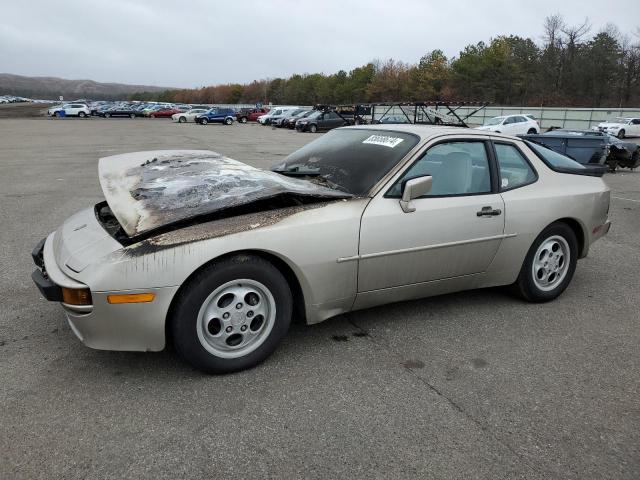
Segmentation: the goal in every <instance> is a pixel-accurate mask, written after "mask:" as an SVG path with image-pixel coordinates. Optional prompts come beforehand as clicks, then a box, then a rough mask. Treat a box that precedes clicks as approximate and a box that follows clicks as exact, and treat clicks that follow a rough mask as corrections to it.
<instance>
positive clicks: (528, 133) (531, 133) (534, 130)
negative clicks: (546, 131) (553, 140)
mask: <svg viewBox="0 0 640 480" xmlns="http://www.w3.org/2000/svg"><path fill="white" fill-rule="evenodd" d="M536 133H538V132H537V131H536V129H535V128H530V129H529V131H528V132H527V135H535V134H536Z"/></svg>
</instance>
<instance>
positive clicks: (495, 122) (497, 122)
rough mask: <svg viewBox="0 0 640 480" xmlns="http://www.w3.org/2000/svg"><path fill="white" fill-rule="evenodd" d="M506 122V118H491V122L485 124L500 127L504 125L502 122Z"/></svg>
mask: <svg viewBox="0 0 640 480" xmlns="http://www.w3.org/2000/svg"><path fill="white" fill-rule="evenodd" d="M503 120H504V117H494V118H490V119H489V120H487V123H485V125H487V126H490V125H500V124H501V123H502V121H503Z"/></svg>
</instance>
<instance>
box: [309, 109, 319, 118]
mask: <svg viewBox="0 0 640 480" xmlns="http://www.w3.org/2000/svg"><path fill="white" fill-rule="evenodd" d="M320 115H322V112H321V111H320V110H315V111H313V112H312V113H311V114H309V116H308V117H307V118H310V119H311V118H318V117H319V116H320Z"/></svg>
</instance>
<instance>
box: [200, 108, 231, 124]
mask: <svg viewBox="0 0 640 480" xmlns="http://www.w3.org/2000/svg"><path fill="white" fill-rule="evenodd" d="M235 119H236V112H235V110H233V109H232V108H218V107H214V108H212V109H210V110H208V111H206V112H205V113H202V114H200V115H198V116H197V117H196V118H195V121H196V123H199V124H200V125H206V124H208V123H223V124H224V125H231V124H232V123H233V121H234V120H235Z"/></svg>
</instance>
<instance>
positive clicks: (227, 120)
mask: <svg viewBox="0 0 640 480" xmlns="http://www.w3.org/2000/svg"><path fill="white" fill-rule="evenodd" d="M224 124H225V125H233V118H231V117H227V118H225V119H224Z"/></svg>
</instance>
